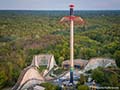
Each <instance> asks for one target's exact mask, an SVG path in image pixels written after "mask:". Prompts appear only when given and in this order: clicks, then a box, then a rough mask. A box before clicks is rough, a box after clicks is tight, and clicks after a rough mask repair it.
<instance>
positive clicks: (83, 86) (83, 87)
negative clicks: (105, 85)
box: [77, 85, 89, 90]
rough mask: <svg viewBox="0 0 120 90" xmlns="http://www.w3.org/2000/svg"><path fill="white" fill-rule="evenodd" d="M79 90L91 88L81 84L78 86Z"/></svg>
mask: <svg viewBox="0 0 120 90" xmlns="http://www.w3.org/2000/svg"><path fill="white" fill-rule="evenodd" d="M77 90H89V87H88V86H86V85H80V86H78V88H77Z"/></svg>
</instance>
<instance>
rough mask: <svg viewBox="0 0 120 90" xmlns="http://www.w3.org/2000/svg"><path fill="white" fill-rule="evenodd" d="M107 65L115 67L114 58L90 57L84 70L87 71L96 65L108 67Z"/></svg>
mask: <svg viewBox="0 0 120 90" xmlns="http://www.w3.org/2000/svg"><path fill="white" fill-rule="evenodd" d="M108 66H114V67H116V66H117V65H116V62H115V60H113V59H108V58H92V59H90V60H89V62H88V64H87V65H86V67H85V69H84V70H85V71H88V70H91V69H95V68H97V67H108Z"/></svg>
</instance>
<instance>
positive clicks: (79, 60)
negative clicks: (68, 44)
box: [62, 59, 88, 66]
mask: <svg viewBox="0 0 120 90" xmlns="http://www.w3.org/2000/svg"><path fill="white" fill-rule="evenodd" d="M87 63H88V60H82V59H75V60H74V65H81V66H85V65H86V64H87ZM62 64H63V65H64V64H69V65H70V60H65V61H63V63H62Z"/></svg>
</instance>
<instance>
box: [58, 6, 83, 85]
mask: <svg viewBox="0 0 120 90" xmlns="http://www.w3.org/2000/svg"><path fill="white" fill-rule="evenodd" d="M69 7H70V16H64V17H63V18H62V19H61V20H60V22H61V23H64V22H68V23H70V83H72V84H73V80H74V78H73V70H74V23H78V24H84V20H83V19H82V18H81V17H79V16H74V10H73V9H74V5H73V4H71V5H69Z"/></svg>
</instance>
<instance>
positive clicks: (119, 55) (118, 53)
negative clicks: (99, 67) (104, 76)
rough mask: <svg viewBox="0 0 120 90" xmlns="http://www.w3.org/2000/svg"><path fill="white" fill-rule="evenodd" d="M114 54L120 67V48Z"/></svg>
mask: <svg viewBox="0 0 120 90" xmlns="http://www.w3.org/2000/svg"><path fill="white" fill-rule="evenodd" d="M113 56H114V58H115V61H116V64H117V66H118V67H120V50H117V51H116V52H115V53H114V55H113Z"/></svg>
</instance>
